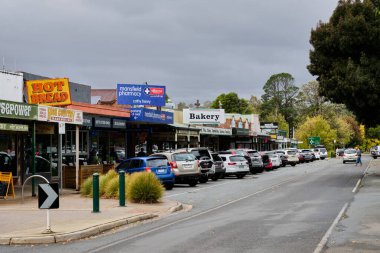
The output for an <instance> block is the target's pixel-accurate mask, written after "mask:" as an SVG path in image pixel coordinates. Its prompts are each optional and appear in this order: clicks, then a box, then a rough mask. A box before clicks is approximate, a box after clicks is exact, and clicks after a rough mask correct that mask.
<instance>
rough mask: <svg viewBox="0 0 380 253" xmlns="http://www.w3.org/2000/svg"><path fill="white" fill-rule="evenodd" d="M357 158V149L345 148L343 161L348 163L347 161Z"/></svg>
mask: <svg viewBox="0 0 380 253" xmlns="http://www.w3.org/2000/svg"><path fill="white" fill-rule="evenodd" d="M357 158H358V156H357V154H356V150H355V149H352V148H349V149H346V150H344V154H343V163H346V162H356V159H357Z"/></svg>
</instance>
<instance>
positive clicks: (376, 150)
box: [370, 146, 380, 159]
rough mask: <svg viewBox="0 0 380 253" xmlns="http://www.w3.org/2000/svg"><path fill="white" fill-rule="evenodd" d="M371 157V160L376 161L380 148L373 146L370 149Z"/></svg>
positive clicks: (379, 154)
mask: <svg viewBox="0 0 380 253" xmlns="http://www.w3.org/2000/svg"><path fill="white" fill-rule="evenodd" d="M370 153H371V156H372V157H373V159H377V157H379V156H380V146H373V147H371V149H370Z"/></svg>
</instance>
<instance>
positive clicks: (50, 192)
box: [38, 183, 59, 233]
mask: <svg viewBox="0 0 380 253" xmlns="http://www.w3.org/2000/svg"><path fill="white" fill-rule="evenodd" d="M58 194H59V186H58V184H57V183H51V184H39V185H38V208H39V209H47V213H46V214H47V216H46V223H47V225H46V233H52V231H51V226H50V211H49V210H50V209H57V208H59V197H58Z"/></svg>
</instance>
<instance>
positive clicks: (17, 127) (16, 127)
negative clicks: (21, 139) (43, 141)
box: [0, 123, 29, 132]
mask: <svg viewBox="0 0 380 253" xmlns="http://www.w3.org/2000/svg"><path fill="white" fill-rule="evenodd" d="M0 130H2V131H16V132H28V131H29V126H28V125H21V124H10V123H0Z"/></svg>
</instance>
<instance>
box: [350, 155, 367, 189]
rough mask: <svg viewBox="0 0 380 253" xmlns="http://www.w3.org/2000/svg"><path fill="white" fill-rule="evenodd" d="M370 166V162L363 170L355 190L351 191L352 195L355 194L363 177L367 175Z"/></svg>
mask: <svg viewBox="0 0 380 253" xmlns="http://www.w3.org/2000/svg"><path fill="white" fill-rule="evenodd" d="M370 165H371V161H370V162H369V164H368V166H367V168H365V170H364V172H363V174H362V176H361V178H360V179H359V180H358V182H357V183H356V186H355V188H354V189H353V190H352V192H353V193H356V191H357V190H358V188H359V186H360V183H361V182H362V179H363V178H364V177H365V175H366V174H367V171H368V169H369V166H370Z"/></svg>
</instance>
